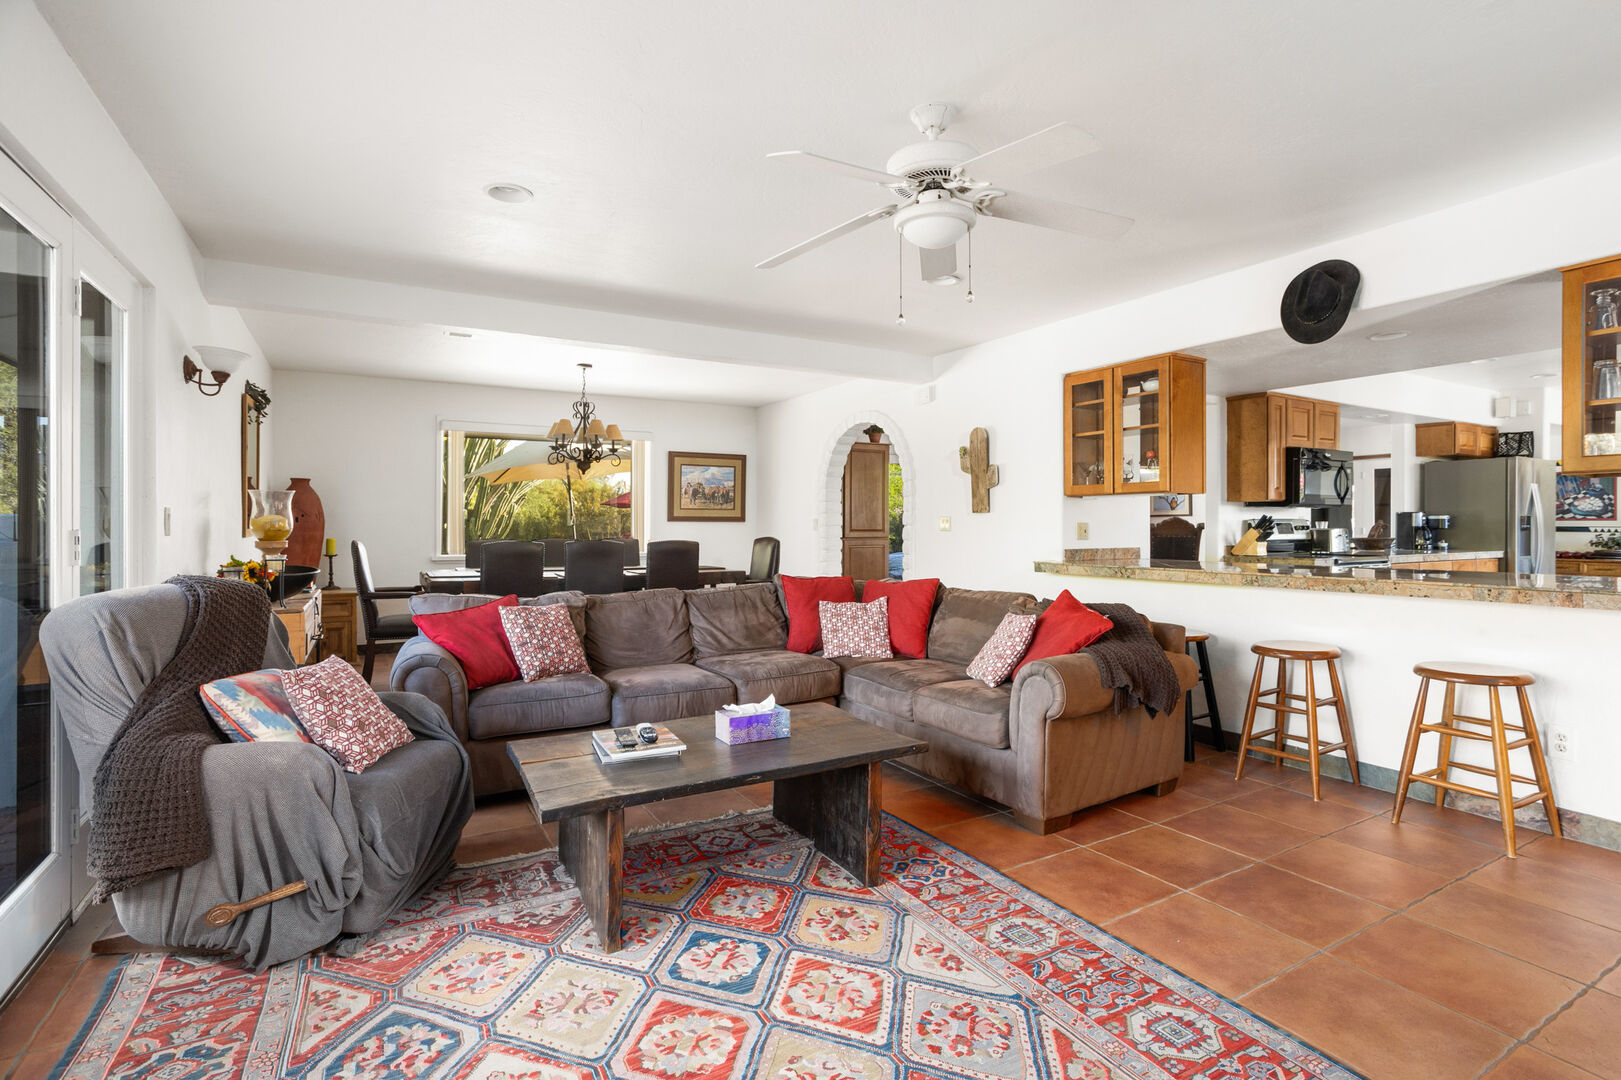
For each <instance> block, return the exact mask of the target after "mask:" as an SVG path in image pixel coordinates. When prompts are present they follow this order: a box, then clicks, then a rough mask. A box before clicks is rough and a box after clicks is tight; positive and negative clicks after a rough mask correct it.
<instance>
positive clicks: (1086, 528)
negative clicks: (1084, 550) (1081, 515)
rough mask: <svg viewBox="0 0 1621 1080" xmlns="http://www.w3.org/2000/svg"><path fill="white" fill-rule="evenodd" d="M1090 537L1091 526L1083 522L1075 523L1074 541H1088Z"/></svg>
mask: <svg viewBox="0 0 1621 1080" xmlns="http://www.w3.org/2000/svg"><path fill="white" fill-rule="evenodd" d="M1091 537H1092V526H1091V525H1089V524H1087V523H1086V522H1084V521H1077V522H1076V523H1075V539H1077V540H1089V539H1091Z"/></svg>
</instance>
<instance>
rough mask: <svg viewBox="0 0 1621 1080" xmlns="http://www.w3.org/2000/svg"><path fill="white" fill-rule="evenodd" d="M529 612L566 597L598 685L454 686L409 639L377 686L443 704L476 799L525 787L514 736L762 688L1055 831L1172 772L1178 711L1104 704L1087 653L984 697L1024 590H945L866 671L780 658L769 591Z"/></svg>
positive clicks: (647, 596)
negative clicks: (974, 663)
mask: <svg viewBox="0 0 1621 1080" xmlns="http://www.w3.org/2000/svg"><path fill="white" fill-rule="evenodd" d="M491 599H493V598H492V597H488V596H452V595H445V594H434V593H428V594H422V595H418V596H416V597H413V598H412V600H411V610H412V613H413V614H423V613H427V612H432V611H446V610H451V609H453V608H458V607H466V606H469V605H471V604H479V603H485V602H488V601H489V600H491ZM522 602H523V603H525V604H547V603H561V604H567V605H568V608H569V613H570V616H571V617H572V618H573V619H574V623H575V628H576V629H577V630H579V631H580V632H581V636H582V638H583V640H584V642H585V650H586V657H587V659H588V661H589V662H590V665H591V670H592V672H593V674H590V675H565V676H560V677H558V678H554V679H544V680H540V681H538V682H534V683H524V682H514V683H505V684H502V685H500V686H490V687H485V688H483V689H480V690H474V691H472V692H471V693H469V692H468V690H467V680H466V677H465V675H464V674H463V673H462V670H461V665H460V664H459V663H458V662H457V661H456V659H455V657H453V656H451V655H450V654H449V653H448V652H446V651H445V650H444V649H442V648H440V647H439V646H437V645H435V644H434V643H433V642H431V641H429V640H428V639H427V638H426V637H423V636H421V635H418V636H417V637H415V638H413V639H412V640H411V641H409V642H407V643H406V644H405V646H404V647H403V648H402V649H401V650H400V653H399V656H398V657H397V658H396V659H395V661H394V666H393V669H392V671H391V673H390V676H389V683H390V686H392V687H393V688H394V689H396V690H408V691H412V692H415V693H419V694H424V695H426V696H427V697H429V698H431V699H432V700H433V701H435V702H436V703H438V705H439V706H440V708H442V709H444V711H445V715H446V716H448V717H449V718H450V722H451V726H452V727H453V728H454V729H455V731H456V733H457V735H458V736H460V737H461V739H462V741H463V743H464V744H465V745H466V747H467V750H468V754H469V756H470V757H471V759H472V763H473V785H474V789H475V791H477V792H478V793H479V794H481V795H485V794H491V793H494V792H500V791H510V790H515V789H518V788H520V787H521V786H522V782H521V781H520V779H519V777H518V774H517V771H516V769H515V768H514V767H513V765H512V763H511V761H510V759H509V758H508V756H507V750H506V745H507V743H508V742H510V741H511V740H512V739H515V738H522V737H527V736H531V735H535V734H539V733H543V732H548V731H557V730H562V729H567V728H583V727H595V726H599V725H602V724H613V725H614V726H624V725H628V724H637V723H641V722H643V721H648V722H653V723H658V722H663V721H668V720H672V719H675V718H677V717H681V716H695V715H702V714H705V713H709V712H713V711H714V710H715V709H718V708H719V707H720V706H722V705H727V704H731V703H733V702H738V701H759V700H760V699H762V698H764V697H765V696H766V695H767V694H775V695H776V697H777V700H778V701H779V702H781V703H782V704H785V705H793V704H795V703H797V702H805V701H817V700H832V701H836V702H837V704H838V705H839V706H840V707H841V708H843V709H845V710H846V711H847V712H849V713H851V714H852V715H854V716H858V717H860V718H862V719H864V720H868V721H871V722H872V723H875V724H879V725H881V726H883V727H887V728H890V729H892V730H895V731H899V732H902V733H904V734H906V735H910V736H913V737H916V738H920V739H923V740H926V741H927V742H928V743H929V750H928V752H926V753H924V754H920V755H917V756H916V757H913V758H910V759H907V764H909V765H911V766H912V767H914V768H916V769H918V770H920V771H921V772H924V773H927V774H928V775H930V776H933V777H936V778H937V779H940V780H943V781H945V782H947V783H949V784H953V785H955V786H957V787H960V788H963V789H964V790H967V791H970V792H973V793H975V794H978V795H982V796H984V797H986V798H989V799H992V800H994V801H996V802H999V803H1002V804H1003V805H1005V806H1008V807H1010V808H1011V809H1012V810H1013V812H1014V814H1015V816H1016V817H1017V818H1018V820H1019V821H1020V823H1021V824H1023V825H1024V826H1025V827H1026V828H1029V829H1032V830H1035V831H1039V832H1047V831H1051V830H1053V829H1056V828H1062V827H1063V826H1064V825H1065V824H1067V823H1068V821H1069V818H1070V815H1071V814H1072V813H1073V812H1074V811H1076V810H1080V809H1082V808H1084V807H1087V806H1091V805H1094V804H1096V803H1100V802H1105V801H1107V800H1109V799H1113V798H1117V797H1118V796H1121V795H1125V794H1128V793H1130V792H1133V791H1138V790H1142V789H1145V788H1156V789H1157V790H1159V791H1160V793H1162V794H1163V793H1164V792H1166V791H1169V790H1170V789H1171V788H1172V787H1174V786H1175V782H1176V780H1177V778H1178V777H1180V776H1181V773H1182V747H1183V732H1182V718H1181V716H1180V715H1177V714H1176V713H1171V714H1162V715H1159V716H1149V715H1148V713H1147V710H1145V709H1143V708H1142V707H1140V706H1139V707H1136V708H1132V709H1127V710H1123V711H1121V712H1119V713H1116V712H1115V709H1114V697H1115V695H1114V691H1113V690H1111V689H1106V688H1105V687H1104V686H1103V685H1102V683H1101V681H1100V680H1099V676H1098V669H1097V665H1096V664H1095V663H1094V662H1093V661H1092V659H1091V658H1090V657H1089V656H1087V655H1086V654H1084V653H1077V654H1072V655H1069V656H1059V657H1053V658H1051V659H1047V660H1038V661H1035V662H1033V663H1031V664H1029V665H1027V666H1026V667H1025V668H1024V669H1023V670H1022V671H1020V672H1019V674H1018V676H1017V677H1016V678H1015V679H1014V680H1013V681H1012V682H1010V683H1004V684H1003V685H1002V686H999V687H995V688H991V687H987V686H986V685H985V684H984V683H982V682H979V681H978V680H975V679H970V678H969V677H968V674H967V671H966V668H967V665H968V663H969V662H970V661H971V660H973V658H974V655H975V654H976V653H977V652H978V651H979V649H980V646H981V645H983V644H984V643H985V640H986V639H987V638H989V637H990V635H991V634H992V633H993V632H994V631H995V629H996V627H997V624H998V623H1000V622H1001V620H1002V616H1003V615H1004V614H1006V613H1007V612H1008V611H1009V610H1010V609H1011V608H1014V607H1018V606H1023V605H1031V604H1034V602H1035V598H1034V597H1033V596H1030V595H1029V594H1027V593H1012V592H987V591H977V590H970V589H952V588H947V587H944V586H942V587H941V589H940V590H939V595H938V597H937V598H936V601H935V610H934V614H933V617H932V619H931V622H930V626H929V639H928V641H929V649H928V651H929V656H928V659H923V660H910V659H894V660H869V659H851V658H838V659H833V660H829V659H826V658H824V657H822V656H815V655H806V654H803V653H796V652H789V651H787V650H786V649H785V648H784V647H783V646H784V645H785V644H786V643H787V620H786V618H785V617H784V615H783V610H784V609H783V605H782V601H781V596H780V593H779V591H778V588H777V586H775V585H771V584H755V585H742V586H738V587H736V588H729V589H693V590H689V591H680V590H676V589H652V590H647V591H644V592H634V593H622V594H615V595H602V596H585V595H583V594H580V593H567V592H563V593H550V594H548V595H546V596H540V597H535V598H532V599H528V600H524V601H522ZM1153 630H1154V636H1155V638H1156V640H1157V641H1158V642H1159V645H1160V647H1161V648H1163V649H1164V650H1165V652H1166V655H1167V657H1168V659H1169V660H1170V662H1171V664H1172V665H1173V666H1174V667H1175V669H1176V673H1177V677H1178V679H1179V680H1180V682H1181V684H1182V689H1183V690H1184V691H1186V690H1188V689H1190V688H1191V687H1192V686H1193V685H1194V683H1195V682H1196V680H1197V677H1198V672H1197V668H1196V666H1195V665H1194V663H1193V661H1192V660H1191V659H1189V658H1188V657H1187V656H1186V655H1185V654H1184V652H1183V647H1184V638H1183V629H1182V627H1180V626H1175V625H1170V624H1163V623H1156V624H1153Z"/></svg>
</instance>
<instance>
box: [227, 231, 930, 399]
mask: <svg viewBox="0 0 1621 1080" xmlns="http://www.w3.org/2000/svg"><path fill="white" fill-rule="evenodd" d="M202 280H203V292H204V295H205V296H207V298H208V300H209V301H210V302H211V303H214V304H222V305H228V306H230V307H237V308H252V309H258V310H263V311H281V312H298V313H303V314H313V315H326V316H334V317H338V318H349V319H356V320H361V321H370V322H385V323H393V324H396V325H401V326H421V325H429V326H449V327H457V328H467V329H473V330H493V331H501V332H505V333H513V334H529V335H532V336H535V337H541V338H546V339H549V340H552V341H564V342H569V343H571V344H577V345H596V346H603V347H608V348H615V349H623V350H627V351H631V352H643V353H652V354H657V355H664V356H675V357H686V358H689V359H695V360H713V361H717V362H720V363H728V364H744V365H749V366H753V367H765V368H773V367H775V368H783V369H785V370H792V371H811V372H821V373H832V374H836V375H848V376H850V377H851V378H863V379H887V380H892V381H895V382H907V383H923V382H928V381H929V380H930V379H931V378H933V367H932V358H931V357H929V356H927V355H925V354H921V353H907V352H900V351H897V350H893V349H878V348H873V347H871V346H866V345H851V344H848V343H845V342H837V341H822V340H818V339H814V338H802V337H793V336H789V335H785V334H772V333H766V332H764V331H759V330H743V329H735V328H731V327H725V326H712V325H709V324H706V323H690V322H679V321H677V320H674V319H655V318H649V317H647V316H643V315H627V314H622V313H619V312H612V311H599V310H594V309H590V308H576V307H563V306H560V305H556V304H545V303H540V302H538V301H533V300H520V299H512V298H507V297H498V296H480V295H476V294H473V293H461V292H453V291H450V290H446V289H433V288H423V287H420V286H414V285H401V284H396V283H391V282H384V281H368V280H364V279H361V278H348V277H337V276H334V275H330V274H316V273H310V272H308V271H304V270H285V269H280V268H277V267H271V266H257V265H254V264H251V263H239V262H226V261H222V260H218V259H204V260H203V262H202ZM274 360H275V358H272V361H273V362H274Z"/></svg>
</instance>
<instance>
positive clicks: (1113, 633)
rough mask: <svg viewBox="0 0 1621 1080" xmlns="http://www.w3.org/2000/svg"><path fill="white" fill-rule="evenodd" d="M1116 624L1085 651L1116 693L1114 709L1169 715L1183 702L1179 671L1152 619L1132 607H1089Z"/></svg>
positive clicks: (1100, 674) (1122, 605) (1109, 687)
mask: <svg viewBox="0 0 1621 1080" xmlns="http://www.w3.org/2000/svg"><path fill="white" fill-rule="evenodd" d="M1087 606H1088V607H1090V608H1091V609H1092V610H1093V611H1095V612H1097V613H1098V614H1099V615H1102V616H1103V617H1104V618H1106V619H1108V620H1109V621H1110V622H1112V623H1114V629H1113V630H1108V631H1106V632H1105V633H1104V635H1103V636H1102V637H1100V638H1098V639H1097V640H1096V641H1094V642H1092V644H1090V645H1088V646H1087V647H1086V648H1084V649H1082V650H1081V652H1083V653H1086V654H1087V655H1089V656H1090V657H1092V659H1093V660H1094V661H1096V662H1097V665H1098V677H1099V678H1100V679H1101V680H1102V682H1103V685H1104V686H1105V687H1106V688H1108V689H1111V690H1113V691H1114V710H1115V712H1120V711H1121V710H1123V709H1129V708H1132V707H1134V706H1136V705H1138V704H1142V705H1146V706H1148V710H1149V712H1150V713H1168V712H1170V711H1171V710H1172V709H1174V708H1176V706H1177V703H1178V702H1180V701H1181V700H1182V684H1181V683H1180V682H1178V681H1177V678H1176V668H1174V667H1172V666H1171V662H1170V661H1169V660H1167V659H1166V658H1165V650H1164V649H1162V648H1160V644H1159V641H1158V640H1156V639H1155V637H1154V630H1153V628H1152V627H1151V626H1150V625H1149V623H1148V619H1147V618H1146V617H1145V616H1143V615H1142V614H1140V613H1139V612H1138V611H1137V609H1136V608H1133V607H1132V606H1131V605H1130V604H1089V605H1087Z"/></svg>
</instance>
